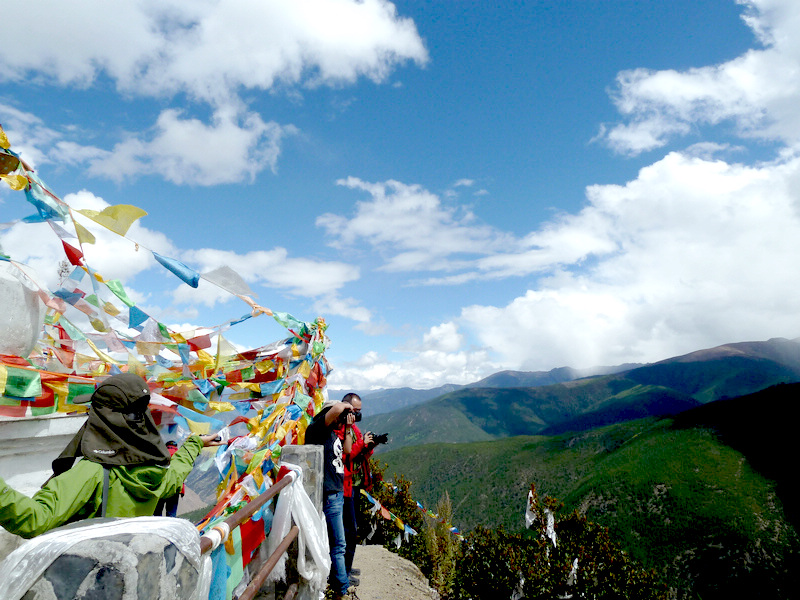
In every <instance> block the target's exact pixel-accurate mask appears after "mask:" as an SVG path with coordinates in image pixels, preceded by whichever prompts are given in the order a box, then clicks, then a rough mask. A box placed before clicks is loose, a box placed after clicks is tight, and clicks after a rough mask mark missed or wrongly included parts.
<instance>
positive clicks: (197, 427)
mask: <svg viewBox="0 0 800 600" xmlns="http://www.w3.org/2000/svg"><path fill="white" fill-rule="evenodd" d="M186 422H187V423H188V424H189V429H190V430H191V432H192V433H196V434H197V435H206V434H207V433H209V432H210V431H211V423H198V422H197V421H192V420H190V419H186Z"/></svg>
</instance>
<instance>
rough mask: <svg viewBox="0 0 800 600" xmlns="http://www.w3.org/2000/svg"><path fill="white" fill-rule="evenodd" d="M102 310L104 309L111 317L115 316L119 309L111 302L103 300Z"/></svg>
mask: <svg viewBox="0 0 800 600" xmlns="http://www.w3.org/2000/svg"><path fill="white" fill-rule="evenodd" d="M103 310H104V311H106V314H109V315H111V316H112V317H116V316H117V315H118V314H119V313H120V310H119V309H118V308H117V307H116V306H114V305H113V304H111V302H104V303H103Z"/></svg>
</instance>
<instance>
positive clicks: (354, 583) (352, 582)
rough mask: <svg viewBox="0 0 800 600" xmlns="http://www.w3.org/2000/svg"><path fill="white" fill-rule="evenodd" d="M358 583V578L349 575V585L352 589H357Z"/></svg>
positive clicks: (359, 581)
mask: <svg viewBox="0 0 800 600" xmlns="http://www.w3.org/2000/svg"><path fill="white" fill-rule="evenodd" d="M359 583H361V580H360V579H359V578H358V577H355V576H353V575H350V585H352V586H353V587H358V584H359Z"/></svg>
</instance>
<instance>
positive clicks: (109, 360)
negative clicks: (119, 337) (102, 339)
mask: <svg viewBox="0 0 800 600" xmlns="http://www.w3.org/2000/svg"><path fill="white" fill-rule="evenodd" d="M86 343H87V344H89V346H90V347H91V349H92V350H94V353H95V354H97V356H98V357H99V358H100V360H102V361H103V362H104V363H107V364H110V365H118V364H119V362H117V361H116V360H114V359H113V358H111V357H110V356H109V355H108V354H106V353H105V352H103V351H102V350H100V349H99V348H98V347H97V346H95V345H94V342H93V341H92V340H90V339H88V338H87V340H86Z"/></svg>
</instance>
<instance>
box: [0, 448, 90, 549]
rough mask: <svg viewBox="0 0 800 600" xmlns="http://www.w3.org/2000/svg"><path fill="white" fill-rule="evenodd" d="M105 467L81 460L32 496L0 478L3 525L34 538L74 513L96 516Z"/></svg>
mask: <svg viewBox="0 0 800 600" xmlns="http://www.w3.org/2000/svg"><path fill="white" fill-rule="evenodd" d="M102 485H103V467H102V466H101V465H99V464H97V463H93V462H91V461H88V460H79V461H78V462H77V463H76V464H75V465H74V466H73V467H72V468H71V469H69V470H68V471H66V472H64V473H62V474H61V475H59V476H57V477H53V478H52V479H50V481H48V482H47V483H46V484H45V485H44V487H43V488H42V489H40V490H39V491H38V492H36V494H34V496H33V497H32V498H29V497H28V496H26V495H25V494H21V493H20V492H17V491H16V490H13V489H11V488H10V487H9V486H8V485H7V484H6V482H5V481H3V479H2V478H0V525H2V526H3V527H4V528H5V529H6V530H7V531H9V532H11V533H15V534H17V535H20V536H22V537H24V538H32V537H34V536H37V535H39V534H41V533H44V532H45V531H49V530H50V529H53V528H54V527H58V526H60V525H64V524H65V523H67V522H69V521H70V520H71V519H72V518H73V517H74V516H76V515H80V516H81V517H88V516H92V515H94V513H95V512H96V511H97V509H98V507H99V504H100V502H102V492H98V490H101V489H102V487H101V486H102Z"/></svg>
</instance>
